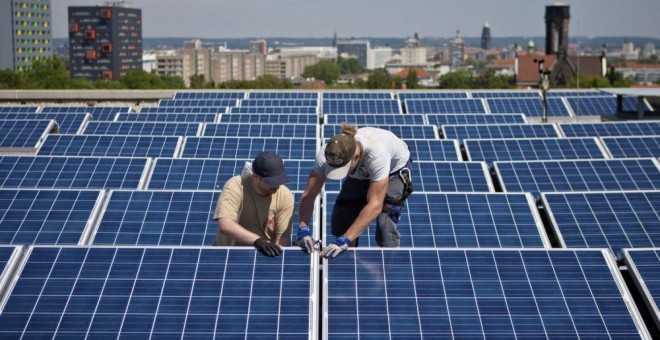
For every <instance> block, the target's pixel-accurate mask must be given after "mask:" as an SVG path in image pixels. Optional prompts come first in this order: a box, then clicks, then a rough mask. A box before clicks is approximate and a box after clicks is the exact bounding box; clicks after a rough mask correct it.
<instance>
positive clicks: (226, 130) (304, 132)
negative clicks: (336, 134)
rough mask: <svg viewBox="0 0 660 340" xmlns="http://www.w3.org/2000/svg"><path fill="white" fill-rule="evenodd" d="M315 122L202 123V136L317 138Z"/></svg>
mask: <svg viewBox="0 0 660 340" xmlns="http://www.w3.org/2000/svg"><path fill="white" fill-rule="evenodd" d="M318 135H319V132H318V126H317V125H316V124H304V125H303V124H296V125H294V124H247V123H246V124H240V123H219V124H212V123H208V124H204V133H203V136H209V137H272V138H276V137H280V138H282V137H287V138H318Z"/></svg>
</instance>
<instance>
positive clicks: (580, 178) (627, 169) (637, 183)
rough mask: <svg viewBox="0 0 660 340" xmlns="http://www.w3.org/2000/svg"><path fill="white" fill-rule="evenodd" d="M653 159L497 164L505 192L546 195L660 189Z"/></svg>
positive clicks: (659, 173)
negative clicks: (551, 193)
mask: <svg viewBox="0 0 660 340" xmlns="http://www.w3.org/2000/svg"><path fill="white" fill-rule="evenodd" d="M658 167H659V166H658V164H657V161H655V160H654V159H652V158H647V159H646V158H640V159H606V160H573V161H517V162H495V170H496V171H497V175H498V177H499V178H500V183H501V184H502V187H503V189H504V191H507V192H521V191H523V192H532V193H534V194H535V195H539V194H540V193H544V192H571V191H619V190H658V189H660V169H659V168H658Z"/></svg>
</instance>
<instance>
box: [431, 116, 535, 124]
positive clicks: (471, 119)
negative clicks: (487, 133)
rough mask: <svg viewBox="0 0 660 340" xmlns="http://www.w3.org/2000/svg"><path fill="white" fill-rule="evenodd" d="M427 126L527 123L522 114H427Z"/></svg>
mask: <svg viewBox="0 0 660 340" xmlns="http://www.w3.org/2000/svg"><path fill="white" fill-rule="evenodd" d="M426 119H427V120H428V123H429V124H432V125H435V126H438V127H442V126H443V125H459V124H461V125H465V124H470V125H483V124H524V123H527V119H526V118H525V115H522V114H510V115H507V114H497V115H484V114H464V113H463V114H448V113H443V114H427V115H426Z"/></svg>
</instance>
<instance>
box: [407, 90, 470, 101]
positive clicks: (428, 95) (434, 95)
mask: <svg viewBox="0 0 660 340" xmlns="http://www.w3.org/2000/svg"><path fill="white" fill-rule="evenodd" d="M398 95H399V99H401V101H405V100H409V99H454V98H456V99H457V98H468V95H467V92H437V91H424V92H399V93H398Z"/></svg>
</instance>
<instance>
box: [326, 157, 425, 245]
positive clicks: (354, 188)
mask: <svg viewBox="0 0 660 340" xmlns="http://www.w3.org/2000/svg"><path fill="white" fill-rule="evenodd" d="M408 168H411V167H410V166H408ZM411 170H412V169H411ZM370 183H371V181H370V180H368V179H366V180H360V179H354V178H351V177H346V179H345V180H344V183H343V184H342V187H341V191H340V192H339V196H337V200H336V201H335V206H334V207H333V208H332V235H334V236H335V237H339V236H341V235H343V234H344V233H345V232H346V231H347V230H348V228H349V227H350V226H351V224H353V222H354V221H355V219H356V218H357V217H358V215H359V214H360V211H362V208H364V206H366V205H367V191H368V190H369V184H370ZM403 190H404V184H403V181H402V180H401V178H400V177H399V173H398V172H396V173H394V174H391V175H390V179H389V184H388V186H387V194H386V195H387V196H388V197H390V198H392V199H394V198H396V197H401V194H402V192H403ZM386 201H387V200H386ZM404 202H405V200H402V201H400V202H396V206H395V207H393V205H392V204H389V203H383V211H381V213H380V214H378V217H377V218H376V243H377V244H378V245H379V246H380V247H398V246H399V238H400V236H399V231H398V230H397V222H395V221H394V220H397V221H398V214H397V216H396V218H395V219H394V220H393V219H392V218H391V216H390V214H389V213H388V212H390V211H392V209H393V208H394V209H395V210H396V211H401V209H403V204H404ZM355 245H356V246H357V240H355Z"/></svg>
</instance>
